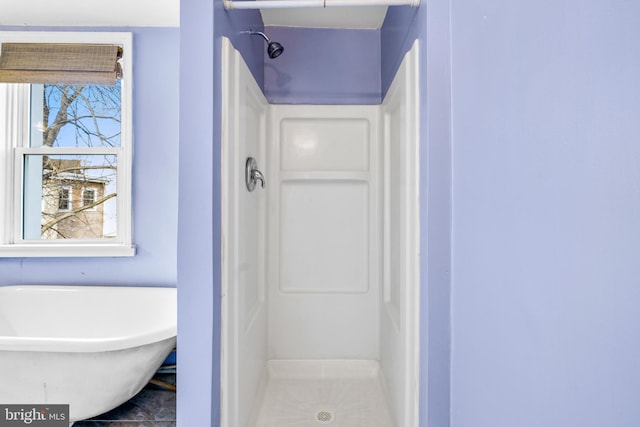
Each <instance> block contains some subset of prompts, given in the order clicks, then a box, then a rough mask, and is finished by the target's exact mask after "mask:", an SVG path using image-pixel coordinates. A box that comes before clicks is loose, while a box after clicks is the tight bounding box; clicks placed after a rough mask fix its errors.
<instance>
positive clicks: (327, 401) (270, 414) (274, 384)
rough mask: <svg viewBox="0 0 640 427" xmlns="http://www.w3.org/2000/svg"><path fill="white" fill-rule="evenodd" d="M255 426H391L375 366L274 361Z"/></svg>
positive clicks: (372, 362) (354, 363)
mask: <svg viewBox="0 0 640 427" xmlns="http://www.w3.org/2000/svg"><path fill="white" fill-rule="evenodd" d="M268 371H269V374H268V375H269V378H268V381H267V384H266V388H265V390H264V395H263V399H262V404H261V406H260V409H259V412H258V416H257V419H256V422H255V426H256V427H318V426H320V425H326V426H331V427H394V425H393V422H392V421H391V416H390V413H389V409H388V405H387V400H386V398H385V396H386V394H385V391H384V385H383V380H382V377H381V374H380V368H379V365H378V363H377V362H375V361H368V360H367V361H360V360H358V361H352V360H349V361H341V360H330V361H326V360H322V361H300V360H295V361H289V360H286V361H285V360H272V361H269V366H268Z"/></svg>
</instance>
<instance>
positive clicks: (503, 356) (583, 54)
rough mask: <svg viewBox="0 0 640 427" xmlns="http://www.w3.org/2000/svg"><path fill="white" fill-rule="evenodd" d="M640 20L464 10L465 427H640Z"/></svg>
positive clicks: (458, 381)
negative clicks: (639, 397) (639, 395)
mask: <svg viewBox="0 0 640 427" xmlns="http://www.w3.org/2000/svg"><path fill="white" fill-rule="evenodd" d="M639 20H640V3H638V2H629V1H618V0H613V1H612V0H591V1H588V2H584V1H580V0H567V1H562V2H557V1H552V0H542V1H536V2H515V3H514V2H511V1H503V0H489V1H483V2H477V1H474V0H458V1H455V2H453V9H452V35H453V43H452V45H453V51H452V52H453V68H452V69H453V88H454V90H453V140H454V144H453V147H454V151H453V165H454V167H453V195H454V203H453V294H452V307H453V309H452V318H453V339H452V344H453V345H452V350H453V351H452V393H451V395H452V420H451V421H452V422H451V425H452V426H453V427H465V426H470V425H473V426H476V427H489V426H491V427H502V426H505V427H507V426H509V427H511V426H519V427H528V426H531V427H534V426H535V427H539V426H545V427H556V426H557V427H560V426H563V427H564V426H581V427H602V426H616V427H627V426H628V427H631V426H637V425H640V405H638V392H639V390H640V364H638V360H640V328H639V327H638V325H640V310H639V309H638V307H640V286H639V278H640V262H638V254H640V222H639V221H638V218H639V217H640V185H639V183H640V167H638V166H639V160H640V144H639V143H638V135H640V120H638V118H639V117H640V79H639V78H638V76H640V49H638V40H640V25H638V22H639Z"/></svg>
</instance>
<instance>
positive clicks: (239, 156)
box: [221, 38, 269, 427]
mask: <svg viewBox="0 0 640 427" xmlns="http://www.w3.org/2000/svg"><path fill="white" fill-rule="evenodd" d="M222 52H223V64H224V67H223V88H225V91H224V92H223V114H222V116H223V117H222V125H223V134H224V135H225V138H223V139H222V165H221V189H222V204H221V206H222V234H223V248H222V249H223V250H222V317H223V321H222V353H223V354H222V358H221V365H222V366H221V382H222V393H221V395H222V404H221V407H222V414H221V426H222V427H245V426H247V425H249V423H250V419H251V417H252V416H253V415H254V414H255V413H256V411H257V404H258V403H259V399H256V395H257V393H258V392H259V390H260V385H261V381H262V378H263V377H264V375H265V374H266V371H265V369H266V361H267V327H266V324H267V304H266V291H265V281H266V273H265V264H264V262H265V245H266V219H265V218H266V212H265V209H266V208H265V201H266V193H265V191H264V190H263V189H262V188H261V187H260V186H259V185H258V186H257V187H256V189H255V190H254V191H253V192H249V191H248V190H247V186H246V184H245V177H244V173H245V172H244V166H245V163H246V159H247V157H253V158H255V159H256V160H257V163H258V167H259V168H263V167H264V166H265V164H266V154H265V151H266V139H267V130H266V127H267V126H266V125H267V113H268V107H269V106H268V104H267V101H266V99H265V98H264V96H263V95H262V92H261V91H260V89H259V87H258V85H257V84H256V82H255V81H254V79H253V77H252V75H251V73H250V71H249V69H248V67H247V65H246V64H245V63H244V61H243V59H242V57H241V56H240V54H239V53H238V51H236V50H235V49H234V48H233V46H231V43H230V42H229V40H228V39H226V38H223V41H222Z"/></svg>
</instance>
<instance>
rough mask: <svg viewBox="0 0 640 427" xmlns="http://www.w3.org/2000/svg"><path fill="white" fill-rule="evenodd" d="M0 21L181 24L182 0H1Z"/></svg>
mask: <svg viewBox="0 0 640 427" xmlns="http://www.w3.org/2000/svg"><path fill="white" fill-rule="evenodd" d="M0 25H61V26H141V27H178V26H179V25H180V1H179V0H109V1H104V0H55V1H52V0H0Z"/></svg>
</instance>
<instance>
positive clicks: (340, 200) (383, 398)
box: [221, 39, 419, 427]
mask: <svg viewBox="0 0 640 427" xmlns="http://www.w3.org/2000/svg"><path fill="white" fill-rule="evenodd" d="M417 56H418V45H417V42H416V44H415V45H414V46H413V47H412V49H411V50H410V51H409V52H408V53H407V54H406V56H405V58H404V60H403V62H402V65H401V66H400V68H399V70H398V72H397V74H396V77H395V79H394V82H393V83H392V85H391V87H390V89H389V91H388V92H387V95H386V96H385V99H384V101H383V102H382V103H381V104H380V105H270V104H269V103H268V102H267V100H266V99H265V97H264V95H263V94H262V92H261V90H260V88H259V87H258V85H257V83H256V82H255V80H254V79H253V76H252V75H251V73H250V71H249V69H248V67H247V65H246V64H245V63H244V61H243V59H242V57H241V55H240V54H239V52H238V51H236V50H235V49H234V48H233V46H232V45H231V43H230V42H229V40H228V39H223V42H222V64H223V80H222V87H223V94H222V98H223V99H222V103H223V123H222V128H223V129H222V135H223V138H222V164H221V172H222V173H221V176H222V180H221V186H222V235H223V239H222V240H223V243H222V244H223V247H222V253H223V257H222V258H223V260H222V345H221V347H222V357H221V363H222V366H221V383H222V384H221V387H222V393H221V396H222V402H221V425H222V427H275V426H283V425H288V426H319V425H327V426H345V427H358V426H363V427H364V426H366V427H417V425H418V401H419V399H418V389H419V387H418V364H419V357H418V349H419V345H418V325H419V308H418V307H419V303H418V301H419V294H418V293H419V262H418V226H419V225H418V218H419V216H418V208H419V203H418V158H419V157H418V156H419V153H418V120H417V117H418V90H417V76H418V73H417V64H418V61H417ZM249 158H253V159H255V163H253V162H252V163H251V165H252V167H255V168H259V171H260V175H259V176H260V182H261V184H263V185H264V187H262V186H260V185H257V186H255V188H254V190H253V191H248V190H247V185H246V181H247V168H246V165H247V164H248V162H247V159H249ZM256 170H257V169H256ZM256 176H257V175H256Z"/></svg>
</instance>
